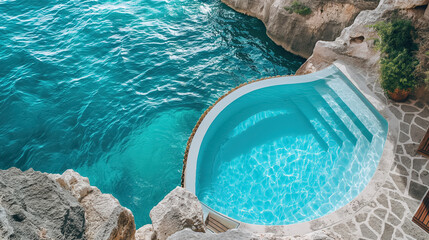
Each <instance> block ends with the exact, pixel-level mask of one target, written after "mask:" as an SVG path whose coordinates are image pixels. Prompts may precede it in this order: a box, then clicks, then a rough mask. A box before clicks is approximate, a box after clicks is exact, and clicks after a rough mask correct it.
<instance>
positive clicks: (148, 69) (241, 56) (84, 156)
mask: <svg viewBox="0 0 429 240" xmlns="http://www.w3.org/2000/svg"><path fill="white" fill-rule="evenodd" d="M302 62H303V59H301V58H299V57H296V56H294V55H292V54H290V53H287V52H286V51H284V50H283V49H282V48H281V47H279V46H276V45H275V44H274V43H273V42H272V41H271V40H270V39H269V38H268V37H267V36H266V34H265V28H264V26H263V24H262V23H261V22H260V21H258V20H256V19H254V18H251V17H248V16H245V15H242V14H239V13H236V12H234V11H233V10H231V9H229V8H228V7H227V6H225V5H223V4H222V3H221V2H220V1H218V0H206V1H202V0H167V1H159V0H143V1H138V0H132V1H131V0H130V1H107V0H99V1H95V0H92V1H89V0H88V1H84V0H57V1H48V0H37V1H35V0H15V1H14V0H0V148H1V150H0V168H1V169H6V168H9V167H12V166H16V167H19V168H21V169H23V170H25V169H28V168H34V169H35V170H39V171H43V172H51V173H62V172H63V171H65V170H66V169H68V168H72V169H75V170H76V171H78V172H79V173H80V174H82V175H83V176H87V177H88V178H89V180H90V182H91V184H92V185H96V186H97V187H99V188H100V189H101V190H102V191H103V192H106V193H111V194H113V195H114V196H115V197H116V198H117V199H118V200H119V201H120V202H121V204H122V205H124V206H126V207H128V208H129V209H131V210H132V211H133V213H134V216H135V219H136V224H137V227H139V226H141V225H143V224H146V223H148V222H149V221H150V219H149V211H150V209H151V208H152V207H153V206H154V205H155V204H156V203H157V202H159V201H160V200H161V199H162V198H163V197H164V196H165V194H167V193H168V192H169V191H170V190H172V189H173V188H174V187H175V186H177V185H179V184H180V176H181V169H182V157H183V152H184V150H185V145H186V141H187V138H188V136H189V134H190V133H191V131H192V128H193V126H194V124H195V123H196V122H197V120H198V118H199V117H200V115H201V113H202V112H203V111H204V110H205V109H206V108H207V107H209V106H210V105H211V104H212V103H213V102H214V101H216V99H217V98H218V97H220V96H221V95H223V94H224V93H225V92H227V91H228V90H229V89H231V88H233V87H235V86H237V85H238V84H240V83H243V82H246V81H248V80H252V79H256V78H260V77H263V76H272V75H284V74H292V73H294V71H295V70H296V69H297V68H298V67H299V66H300V64H301V63H302Z"/></svg>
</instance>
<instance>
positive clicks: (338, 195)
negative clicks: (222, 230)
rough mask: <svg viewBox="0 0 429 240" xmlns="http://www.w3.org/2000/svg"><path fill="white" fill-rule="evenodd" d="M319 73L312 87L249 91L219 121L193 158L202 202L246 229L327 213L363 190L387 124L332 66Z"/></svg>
mask: <svg viewBox="0 0 429 240" xmlns="http://www.w3.org/2000/svg"><path fill="white" fill-rule="evenodd" d="M323 71H324V72H325V74H326V73H329V74H327V77H324V78H322V79H314V80H316V81H311V82H305V83H296V84H283V85H279V86H270V87H265V88H261V89H257V90H254V91H251V92H249V93H247V94H245V95H243V96H241V97H239V98H238V99H236V100H235V101H233V102H232V103H230V104H229V105H228V106H227V107H226V108H225V109H223V110H222V111H221V112H220V113H219V115H217V117H216V118H215V119H214V121H213V122H212V123H211V125H210V127H209V128H208V130H207V132H206V134H205V136H204V139H203V141H202V143H201V146H200V151H199V154H198V162H197V173H196V194H197V196H198V198H199V199H200V200H201V201H202V202H203V203H204V204H206V205H207V206H208V207H210V208H212V209H214V210H216V211H218V212H219V213H222V214H224V215H226V216H229V217H231V218H234V219H237V220H239V221H242V222H245V223H251V224H259V225H288V224H293V223H299V222H305V221H309V220H313V219H316V218H319V217H321V216H324V215H326V214H328V213H330V212H333V211H335V210H336V209H339V208H340V207H342V206H344V205H346V204H347V203H348V202H350V201H351V200H352V199H353V198H354V197H356V196H357V195H358V194H359V193H360V192H361V191H362V190H363V189H364V188H365V186H366V185H367V184H368V182H369V181H370V179H371V177H372V176H373V175H374V173H375V170H376V168H377V166H378V162H379V159H380V157H381V154H382V152H383V147H384V142H385V140H386V136H387V121H386V120H385V119H384V118H383V117H382V116H381V115H380V114H379V113H378V112H377V111H376V110H375V109H374V107H373V106H372V105H371V104H369V102H368V101H367V100H366V99H365V98H364V97H363V96H362V95H361V94H360V93H359V92H358V91H357V90H356V89H355V87H354V86H353V85H352V84H351V83H350V81H349V80H348V79H347V78H346V77H345V76H344V75H343V74H342V73H341V72H340V71H339V70H338V69H337V68H336V67H330V68H328V69H325V70H323ZM285 82H286V83H287V80H285Z"/></svg>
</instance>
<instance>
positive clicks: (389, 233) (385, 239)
mask: <svg viewBox="0 0 429 240" xmlns="http://www.w3.org/2000/svg"><path fill="white" fill-rule="evenodd" d="M394 230H395V229H394V228H393V227H392V225H390V224H388V223H386V224H384V231H383V234H382V235H381V240H390V239H392V237H393V231H394Z"/></svg>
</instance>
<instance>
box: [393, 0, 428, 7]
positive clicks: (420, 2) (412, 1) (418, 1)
mask: <svg viewBox="0 0 429 240" xmlns="http://www.w3.org/2000/svg"><path fill="white" fill-rule="evenodd" d="M428 4H429V0H395V4H394V6H395V7H397V8H403V9H409V8H415V7H418V6H424V5H428Z"/></svg>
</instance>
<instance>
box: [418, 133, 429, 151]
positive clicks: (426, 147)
mask: <svg viewBox="0 0 429 240" xmlns="http://www.w3.org/2000/svg"><path fill="white" fill-rule="evenodd" d="M417 152H419V153H420V154H422V155H425V156H426V157H429V129H428V131H427V132H426V135H425V137H424V138H423V140H422V142H421V143H420V146H419V149H418V150H417Z"/></svg>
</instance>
